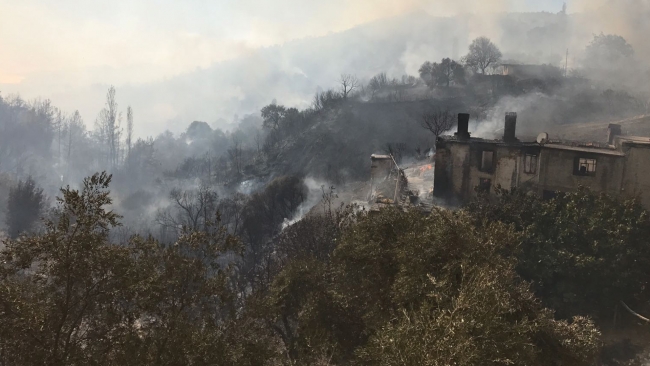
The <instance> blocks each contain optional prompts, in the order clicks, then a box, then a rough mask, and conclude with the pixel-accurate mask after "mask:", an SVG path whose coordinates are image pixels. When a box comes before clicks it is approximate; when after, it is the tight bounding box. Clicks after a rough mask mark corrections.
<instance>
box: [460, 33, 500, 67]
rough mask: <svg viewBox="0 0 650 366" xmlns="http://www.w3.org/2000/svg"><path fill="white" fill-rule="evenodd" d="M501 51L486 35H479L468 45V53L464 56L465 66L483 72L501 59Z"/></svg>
mask: <svg viewBox="0 0 650 366" xmlns="http://www.w3.org/2000/svg"><path fill="white" fill-rule="evenodd" d="M501 56H502V55H501V51H500V50H499V48H498V47H497V46H496V45H495V44H494V43H492V41H490V39H489V38H487V37H479V38H476V39H475V40H473V41H472V44H470V45H469V53H468V54H467V56H465V63H466V64H467V66H470V67H472V68H474V69H475V70H480V71H481V74H485V70H486V69H487V68H488V67H489V66H490V65H494V64H495V63H497V62H499V60H501Z"/></svg>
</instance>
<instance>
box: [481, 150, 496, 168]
mask: <svg viewBox="0 0 650 366" xmlns="http://www.w3.org/2000/svg"><path fill="white" fill-rule="evenodd" d="M493 164H494V151H489V150H485V151H483V152H482V153H481V167H480V169H479V170H481V171H483V172H492V167H493Z"/></svg>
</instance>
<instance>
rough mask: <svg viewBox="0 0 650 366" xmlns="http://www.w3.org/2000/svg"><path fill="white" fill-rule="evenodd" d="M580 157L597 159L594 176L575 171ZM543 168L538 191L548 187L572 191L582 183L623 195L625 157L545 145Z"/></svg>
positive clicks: (602, 190) (541, 159) (593, 188)
mask: <svg viewBox="0 0 650 366" xmlns="http://www.w3.org/2000/svg"><path fill="white" fill-rule="evenodd" d="M580 157H586V158H590V159H591V158H595V159H596V172H595V174H594V175H576V174H574V169H575V166H574V164H575V159H576V158H580ZM539 168H540V169H539V170H540V171H539V177H540V178H539V185H538V189H539V192H538V193H540V194H542V192H543V191H544V190H549V191H570V190H574V189H576V188H577V187H578V186H584V187H588V188H589V189H591V190H593V191H595V192H606V193H610V194H619V193H620V191H621V182H622V177H623V171H624V168H625V157H623V156H614V155H605V154H596V153H587V152H580V151H573V150H560V149H554V148H542V152H541V154H540V166H539Z"/></svg>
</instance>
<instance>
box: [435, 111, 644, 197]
mask: <svg viewBox="0 0 650 366" xmlns="http://www.w3.org/2000/svg"><path fill="white" fill-rule="evenodd" d="M468 124H469V114H465V113H460V114H459V115H458V130H457V132H456V133H455V134H454V136H443V137H440V138H439V139H438V141H437V143H436V147H437V151H436V156H435V177H434V191H433V194H434V196H436V197H439V198H445V199H452V200H459V201H461V202H462V201H466V200H467V199H469V198H471V197H473V196H476V195H477V194H478V193H479V192H487V193H489V194H494V189H493V188H494V187H496V186H500V187H501V188H504V189H512V188H518V189H524V190H527V191H530V192H534V193H536V194H539V195H540V196H543V197H546V198H551V197H553V196H554V195H555V194H556V192H563V191H569V190H574V189H576V188H577V187H578V186H584V187H588V188H589V189H591V190H593V191H595V192H605V193H608V194H614V195H621V196H623V197H626V198H638V199H639V200H640V202H641V203H642V204H643V205H644V206H645V207H648V208H650V170H648V169H647V166H648V163H650V138H648V137H636V136H623V135H622V134H621V127H620V125H616V124H611V125H610V126H609V130H608V136H607V142H605V143H595V142H594V143H580V142H571V141H560V140H551V139H549V137H548V134H545V133H541V134H540V135H539V136H538V137H537V139H536V140H535V141H526V140H523V139H522V140H520V139H519V138H517V135H516V125H517V114H516V113H507V114H506V116H505V126H504V134H503V137H502V138H501V139H498V140H489V139H482V138H473V137H471V136H470V133H469V132H468ZM530 140H532V139H530Z"/></svg>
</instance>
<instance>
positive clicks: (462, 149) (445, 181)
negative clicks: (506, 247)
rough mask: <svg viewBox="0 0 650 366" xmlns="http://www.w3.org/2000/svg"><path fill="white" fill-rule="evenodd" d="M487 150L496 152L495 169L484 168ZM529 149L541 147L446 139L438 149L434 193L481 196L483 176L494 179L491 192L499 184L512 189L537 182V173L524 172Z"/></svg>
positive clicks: (491, 180) (537, 170)
mask: <svg viewBox="0 0 650 366" xmlns="http://www.w3.org/2000/svg"><path fill="white" fill-rule="evenodd" d="M484 151H492V152H493V163H492V167H491V169H489V168H488V169H481V160H482V157H483V152H484ZM526 152H529V153H533V154H538V149H534V148H533V149H532V150H531V149H530V148H527V147H521V146H508V145H503V144H495V143H490V142H475V141H473V142H470V143H462V142H451V143H449V142H446V143H444V144H443V145H441V146H438V150H437V152H436V167H435V169H436V170H435V181H434V193H435V195H436V196H438V197H441V196H445V195H452V196H455V197H457V198H460V199H463V200H465V199H468V198H471V197H474V196H476V195H477V190H476V188H477V187H479V186H480V185H481V181H482V180H483V179H489V180H490V193H494V187H496V186H497V185H500V186H501V188H504V189H511V188H513V187H518V186H519V185H521V184H527V185H530V184H535V183H537V174H527V173H525V172H524V168H523V167H524V160H523V159H524V155H525V153H526ZM537 172H539V169H536V173H537ZM442 185H444V187H441V186H442Z"/></svg>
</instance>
